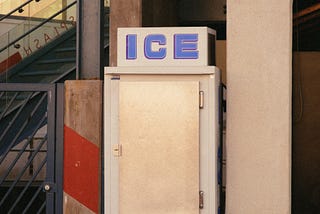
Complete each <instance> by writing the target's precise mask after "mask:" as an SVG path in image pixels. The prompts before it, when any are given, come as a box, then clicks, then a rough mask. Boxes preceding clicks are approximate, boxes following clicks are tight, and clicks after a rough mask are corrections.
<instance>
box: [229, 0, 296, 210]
mask: <svg viewBox="0 0 320 214" xmlns="http://www.w3.org/2000/svg"><path fill="white" fill-rule="evenodd" d="M227 8H228V16H227V23H228V24H227V40H228V42H227V67H228V73H227V82H228V85H227V87H228V92H227V93H228V95H227V99H228V109H227V198H226V203H227V213H228V214H235V213H236V214H256V213H259V214H264V213H265V214H270V213H274V214H289V213H291V204H290V201H291V82H292V81H291V76H292V38H291V37H292V0H283V1H279V0H257V1H250V0H244V1H238V0H229V1H228V6H227Z"/></svg>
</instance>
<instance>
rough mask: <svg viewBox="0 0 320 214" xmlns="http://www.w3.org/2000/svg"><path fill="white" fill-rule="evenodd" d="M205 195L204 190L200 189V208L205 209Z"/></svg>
mask: <svg viewBox="0 0 320 214" xmlns="http://www.w3.org/2000/svg"><path fill="white" fill-rule="evenodd" d="M203 195H204V192H203V191H199V209H203V207H204V205H203Z"/></svg>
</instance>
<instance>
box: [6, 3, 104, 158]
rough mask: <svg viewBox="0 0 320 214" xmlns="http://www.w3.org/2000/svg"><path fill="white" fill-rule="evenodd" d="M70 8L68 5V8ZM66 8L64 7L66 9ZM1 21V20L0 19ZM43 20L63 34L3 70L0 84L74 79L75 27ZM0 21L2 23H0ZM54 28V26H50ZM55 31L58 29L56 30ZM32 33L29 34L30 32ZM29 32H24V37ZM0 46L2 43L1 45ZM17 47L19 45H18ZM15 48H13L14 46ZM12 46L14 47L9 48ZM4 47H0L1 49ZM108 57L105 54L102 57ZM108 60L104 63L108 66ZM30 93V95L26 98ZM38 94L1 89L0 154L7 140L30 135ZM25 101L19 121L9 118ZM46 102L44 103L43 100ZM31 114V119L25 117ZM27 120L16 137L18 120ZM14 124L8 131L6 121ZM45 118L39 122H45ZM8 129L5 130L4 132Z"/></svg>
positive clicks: (41, 20)
mask: <svg viewBox="0 0 320 214" xmlns="http://www.w3.org/2000/svg"><path fill="white" fill-rule="evenodd" d="M69 8H70V7H69ZM69 8H67V9H69ZM67 9H64V8H62V10H61V11H60V13H59V11H58V12H55V15H56V16H59V15H60V14H61V13H63V12H65V11H67ZM108 18H109V10H108V8H106V9H105V26H104V49H105V54H106V56H107V55H108V52H109V49H108V48H109V24H108ZM0 20H1V19H0ZM44 22H46V23H45V24H44V25H46V24H47V23H49V24H50V25H52V26H62V27H64V28H66V29H67V30H65V31H64V32H63V33H61V34H60V35H59V36H57V37H56V38H55V39H53V40H52V41H50V42H48V43H47V44H46V45H43V47H42V48H41V49H39V50H37V51H31V49H27V51H29V52H32V54H30V55H29V56H26V57H25V58H23V59H22V60H21V61H20V62H18V63H17V64H16V65H14V66H12V67H10V68H9V69H7V70H6V71H5V72H2V73H0V84H1V83H37V84H38V83H63V82H64V81H65V80H72V79H76V29H75V23H74V22H67V24H66V22H61V21H57V20H53V19H52V20H43V19H40V20H39V21H37V23H39V24H40V25H41V23H44ZM0 24H1V22H0ZM44 25H43V26H44ZM52 28H53V29H54V27H52ZM55 30H57V28H56V29H55ZM32 33H33V32H31V33H30V34H32ZM28 36H29V35H28V34H26V35H25V37H28ZM22 40H23V39H19V40H17V41H16V43H12V44H11V46H14V47H15V46H17V44H19V42H20V43H21V41H22ZM0 45H1V44H0ZM17 47H18V49H19V48H20V52H21V48H22V45H18V46H17ZM17 47H15V48H16V49H17ZM9 48H13V47H8V48H7V49H9ZM2 49H3V48H2ZM0 50H1V48H0ZM24 50H26V48H24ZM0 52H1V51H0ZM105 58H107V57H105ZM107 63H108V62H106V65H107ZM28 96H29V97H28ZM39 99H40V98H39V96H37V95H36V94H33V95H32V96H30V93H19V95H17V94H16V93H14V92H10V93H7V92H6V93H3V92H2V91H0V133H1V135H3V136H2V137H1V136H0V155H1V154H2V152H3V151H5V150H6V147H7V146H9V145H7V142H11V141H13V140H14V141H16V142H15V144H17V143H19V142H21V140H23V139H25V138H27V137H30V136H29V135H30V133H32V132H33V130H32V129H33V128H34V124H37V122H38V121H39V120H40V118H41V115H40V116H39V115H34V116H32V117H30V113H31V112H32V110H33V108H34V107H35V106H36V105H38V104H39V102H40V101H39ZM24 102H26V103H27V104H26V105H25V106H24V108H23V109H22V110H21V111H22V112H20V113H19V115H25V116H23V118H20V119H19V120H15V121H12V120H13V118H14V117H15V115H16V114H17V112H18V111H20V107H21V106H22V105H23V103H24ZM43 103H45V102H43ZM42 105H44V104H40V106H39V114H45V109H44V108H43V107H41V106H42ZM28 117H30V118H28ZM26 119H28V120H30V123H29V125H28V126H26V127H25V128H24V130H23V132H22V133H21V135H20V137H19V138H17V137H16V133H17V131H18V130H20V128H21V124H22V123H21V121H23V120H26ZM11 123H14V125H13V126H12V127H13V128H12V129H11V130H7V127H8V125H9V124H11ZM45 124H46V121H44V122H43V124H42V125H45ZM6 130H7V131H6Z"/></svg>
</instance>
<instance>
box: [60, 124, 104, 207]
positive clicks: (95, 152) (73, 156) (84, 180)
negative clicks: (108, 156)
mask: <svg viewBox="0 0 320 214" xmlns="http://www.w3.org/2000/svg"><path fill="white" fill-rule="evenodd" d="M64 139H65V140H64V175H63V176H64V191H65V192H66V193H68V194H69V195H70V196H72V197H73V198H74V199H76V200H78V201H79V202H80V203H81V204H83V205H85V206H86V207H88V208H89V209H91V210H92V211H94V212H95V213H98V210H99V208H98V206H99V205H98V203H99V202H98V200H99V195H98V194H99V193H98V192H99V191H98V188H99V187H98V180H99V179H98V176H99V175H98V168H99V148H98V147H97V146H96V145H94V144H93V143H91V142H89V141H88V140H87V139H85V138H83V137H82V136H80V135H79V134H78V133H76V132H75V131H74V130H72V129H71V128H69V127H67V126H64Z"/></svg>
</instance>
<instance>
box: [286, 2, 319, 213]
mask: <svg viewBox="0 0 320 214" xmlns="http://www.w3.org/2000/svg"><path fill="white" fill-rule="evenodd" d="M293 11H294V16H293V75H292V77H293V81H292V82H293V88H292V95H293V96H292V97H293V109H292V114H293V117H292V118H293V119H292V213H293V214H305V213H308V214H315V213H320V131H319V130H320V108H319V106H320V63H319V62H320V2H319V1H318V0H309V1H304V0H295V1H294V4H293Z"/></svg>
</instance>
